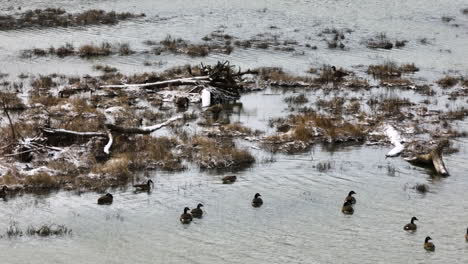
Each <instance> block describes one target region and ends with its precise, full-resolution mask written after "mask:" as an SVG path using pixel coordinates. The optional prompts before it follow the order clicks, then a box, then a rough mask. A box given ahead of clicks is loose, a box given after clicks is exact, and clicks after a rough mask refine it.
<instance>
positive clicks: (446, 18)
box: [440, 16, 455, 23]
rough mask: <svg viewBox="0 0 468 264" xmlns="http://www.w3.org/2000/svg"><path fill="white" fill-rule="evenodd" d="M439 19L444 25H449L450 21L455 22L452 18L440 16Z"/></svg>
mask: <svg viewBox="0 0 468 264" xmlns="http://www.w3.org/2000/svg"><path fill="white" fill-rule="evenodd" d="M440 19H441V20H442V22H445V23H450V22H451V21H453V20H455V18H454V17H452V16H442V17H441V18H440Z"/></svg>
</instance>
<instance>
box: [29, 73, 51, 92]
mask: <svg viewBox="0 0 468 264" xmlns="http://www.w3.org/2000/svg"><path fill="white" fill-rule="evenodd" d="M31 86H32V87H33V88H35V89H49V88H52V87H55V86H57V83H56V82H54V81H53V80H52V77H51V76H44V75H39V78H38V79H33V80H32V81H31Z"/></svg>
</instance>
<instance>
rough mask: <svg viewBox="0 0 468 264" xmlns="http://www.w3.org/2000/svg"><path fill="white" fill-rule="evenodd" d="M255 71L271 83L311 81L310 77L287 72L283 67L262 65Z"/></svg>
mask: <svg viewBox="0 0 468 264" xmlns="http://www.w3.org/2000/svg"><path fill="white" fill-rule="evenodd" d="M254 71H257V72H258V73H259V76H260V78H261V79H262V80H264V81H268V82H270V83H272V82H273V83H274V82H276V83H297V82H309V81H310V79H309V78H308V77H302V76H296V75H292V74H289V73H287V72H285V71H284V70H283V69H282V68H281V67H261V68H257V69H255V70H254Z"/></svg>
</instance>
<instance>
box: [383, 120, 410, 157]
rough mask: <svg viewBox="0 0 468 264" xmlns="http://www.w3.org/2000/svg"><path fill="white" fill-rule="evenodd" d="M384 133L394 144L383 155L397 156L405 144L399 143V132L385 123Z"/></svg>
mask: <svg viewBox="0 0 468 264" xmlns="http://www.w3.org/2000/svg"><path fill="white" fill-rule="evenodd" d="M384 133H385V135H386V136H387V137H388V139H389V140H390V142H391V143H392V144H393V145H394V146H395V147H394V148H393V149H391V150H390V151H389V152H388V153H387V154H386V155H385V156H386V157H396V156H398V155H399V154H400V153H401V152H402V151H403V150H404V149H405V146H403V144H401V142H402V141H403V139H402V138H401V135H400V132H398V131H397V130H396V129H395V128H394V127H393V126H391V125H385V127H384Z"/></svg>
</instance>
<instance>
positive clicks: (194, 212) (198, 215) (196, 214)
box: [190, 203, 203, 218]
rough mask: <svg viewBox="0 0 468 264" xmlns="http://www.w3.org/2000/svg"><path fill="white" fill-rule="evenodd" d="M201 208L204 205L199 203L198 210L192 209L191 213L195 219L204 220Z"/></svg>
mask: <svg viewBox="0 0 468 264" xmlns="http://www.w3.org/2000/svg"><path fill="white" fill-rule="evenodd" d="M200 207H203V204H201V203H199V204H198V205H197V208H194V209H192V211H191V212H190V213H191V214H192V216H193V217H195V218H202V216H203V211H202V209H201V208H200Z"/></svg>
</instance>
